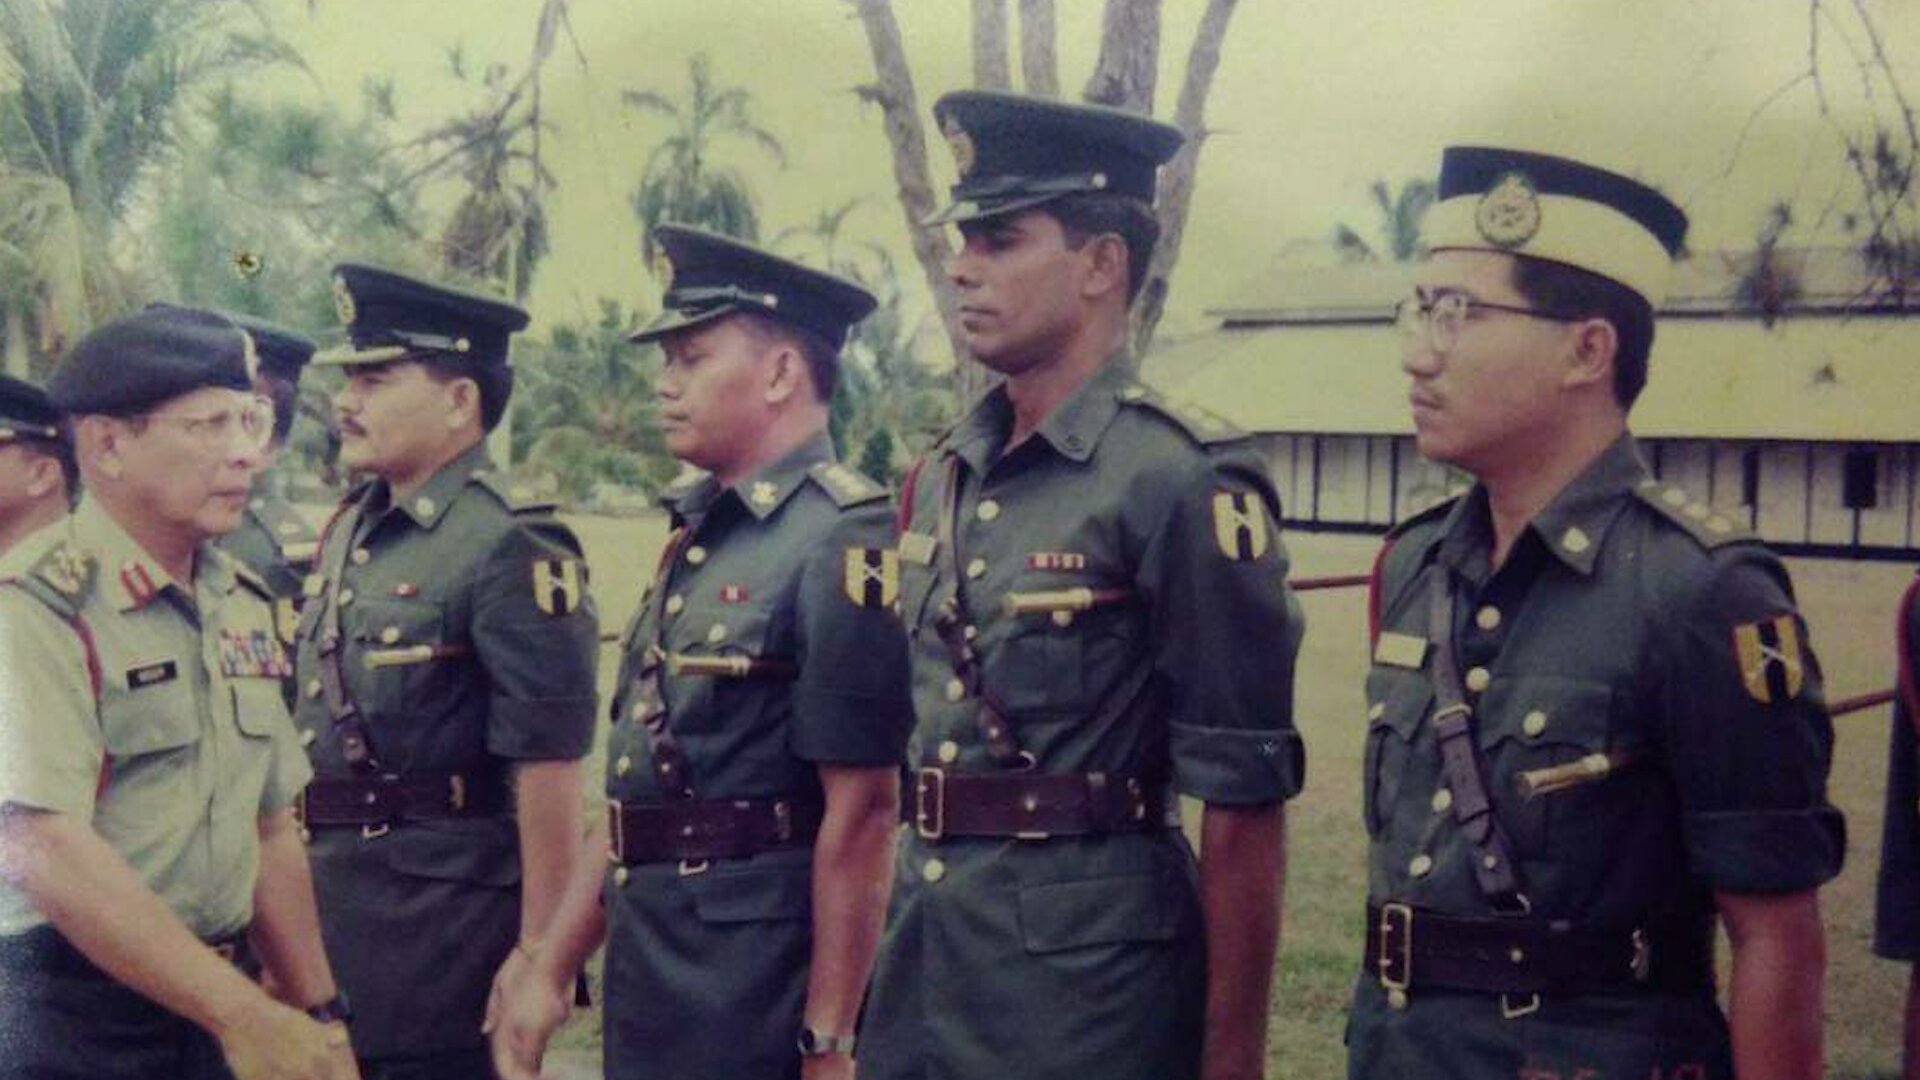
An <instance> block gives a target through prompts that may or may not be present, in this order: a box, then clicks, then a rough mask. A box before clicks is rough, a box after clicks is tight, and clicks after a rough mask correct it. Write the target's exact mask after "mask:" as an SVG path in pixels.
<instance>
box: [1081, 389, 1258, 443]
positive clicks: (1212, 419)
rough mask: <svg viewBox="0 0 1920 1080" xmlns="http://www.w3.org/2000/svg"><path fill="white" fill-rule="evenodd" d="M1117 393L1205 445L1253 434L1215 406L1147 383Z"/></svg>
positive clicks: (1122, 399)
mask: <svg viewBox="0 0 1920 1080" xmlns="http://www.w3.org/2000/svg"><path fill="white" fill-rule="evenodd" d="M1114 396H1116V397H1118V398H1119V399H1120V403H1121V404H1123V405H1133V406H1137V407H1139V408H1142V409H1145V410H1147V411H1148V412H1151V413H1153V414H1155V415H1157V416H1159V417H1161V418H1162V419H1165V420H1167V421H1169V422H1170V423H1172V424H1173V426H1174V427H1176V428H1179V429H1180V430H1181V431H1183V432H1185V433H1186V435H1187V437H1188V438H1190V439H1192V440H1193V441H1194V442H1197V443H1199V444H1200V445H1202V446H1213V445H1215V444H1218V443H1227V442H1234V441H1236V440H1239V439H1245V438H1248V437H1249V436H1250V435H1251V434H1252V433H1251V432H1249V431H1247V430H1246V429H1244V428H1242V427H1240V426H1239V425H1238V424H1235V423H1234V422H1233V421H1231V420H1229V419H1227V418H1226V417H1224V416H1221V415H1220V414H1219V413H1216V412H1214V411H1213V410H1211V409H1208V408H1205V407H1204V406H1201V405H1197V404H1195V403H1193V402H1191V401H1178V400H1174V399H1170V398H1168V397H1166V396H1165V395H1163V394H1161V393H1160V392H1159V391H1158V390H1155V389H1154V388H1153V387H1151V386H1148V385H1147V384H1145V383H1138V382H1134V383H1128V384H1127V385H1125V386H1122V387H1121V388H1120V389H1119V390H1118V391H1116V392H1115V395H1114Z"/></svg>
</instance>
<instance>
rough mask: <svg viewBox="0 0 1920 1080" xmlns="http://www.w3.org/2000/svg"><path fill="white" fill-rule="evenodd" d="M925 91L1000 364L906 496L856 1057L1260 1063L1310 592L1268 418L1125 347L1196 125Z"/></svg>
mask: <svg viewBox="0 0 1920 1080" xmlns="http://www.w3.org/2000/svg"><path fill="white" fill-rule="evenodd" d="M935 114H936V116H937V118H938V119H939V121H940V124H941V126H942V128H943V130H944V131H945V133H946V137H947V140H948V142H949V143H950V144H951V146H952V147H953V150H954V156H955V159H956V163H957V165H958V171H959V177H960V179H959V183H958V184H956V185H955V187H954V189H953V196H954V199H955V200H956V201H955V202H954V204H953V205H952V206H951V207H950V208H949V209H947V210H946V211H945V212H943V213H942V214H940V215H938V216H937V217H936V218H935V219H934V222H935V223H947V222H952V223H957V224H958V226H959V231H960V234H961V237H962V239H963V246H962V248H961V250H960V252H959V254H958V255H957V256H956V257H955V259H954V262H953V265H952V267H951V270H950V271H949V273H950V275H951V277H952V280H953V283H954V285H955V286H956V287H957V288H958V290H959V293H960V312H961V314H960V319H961V325H962V327H963V329H964V330H965V333H966V339H967V345H968V348H969V349H970V350H971V352H972V354H973V356H974V358H975V359H976V360H978V361H979V362H980V363H982V364H984V365H986V366H987V367H988V368H990V369H991V370H993V371H994V372H996V373H998V374H1000V375H1003V376H1005V382H1004V383H1002V384H1001V385H1000V386H999V387H997V388H996V389H994V390H992V391H990V392H989V393H988V394H987V395H986V396H985V397H984V398H983V399H982V400H981V401H980V402H979V403H978V404H977V405H976V406H975V407H974V408H973V410H972V411H971V412H970V413H969V414H968V415H966V417H965V418H964V419H962V420H961V421H960V423H959V425H958V426H957V427H955V428H954V429H953V430H952V431H951V432H949V433H948V434H947V435H946V436H945V438H944V439H943V440H942V441H941V442H940V443H939V444H938V445H937V446H936V447H935V448H934V450H933V452H932V454H931V456H930V457H929V458H928V459H927V460H926V461H925V462H924V467H923V468H920V469H918V470H917V472H916V473H915V474H914V477H913V480H912V481H911V483H910V485H909V491H908V492H907V493H906V495H905V497H904V498H903V500H902V501H903V503H904V504H905V505H904V517H905V523H904V524H905V530H904V532H903V534H902V536H901V538H900V542H899V547H898V559H899V565H900V571H901V577H902V582H901V588H900V604H901V612H902V615H903V617H904V619H905V622H906V625H907V628H908V632H909V635H910V641H909V648H910V653H911V665H912V676H913V695H914V708H915V714H916V726H915V728H914V731H913V735H912V737H911V739H910V741H909V743H908V746H907V761H908V764H909V766H910V767H911V771H910V774H909V779H910V784H909V789H908V790H907V791H906V792H904V793H903V796H902V802H903V804H904V807H905V810H906V816H907V819H908V822H909V825H910V829H909V830H908V831H907V832H906V833H905V834H904V836H905V840H904V843H903V844H902V846H901V851H900V854H899V857H898V858H897V860H896V864H895V866H896V873H895V882H894V894H893V899H892V903H891V906H890V908H889V911H888V915H887V927H886V934H885V937H884V939H883V941H882V945H881V951H880V958H879V960H878V962H877V964H876V965H875V969H874V980H873V989H872V995H871V999H870V1001H869V1003H868V1008H867V1013H866V1021H865V1028H864V1030H863V1032H862V1035H861V1043H862V1053H861V1056H860V1075H861V1076H862V1077H863V1078H878V1080H905V1078H915V1080H918V1078H923V1077H985V1076H1018V1077H1022V1078H1025V1080H1085V1078H1087V1077H1092V1076H1098V1077H1102V1078H1106V1080H1125V1078H1133V1077H1138V1078H1141V1080H1149V1078H1151V1080H1190V1078H1192V1077H1196V1076H1206V1077H1209V1078H1215V1080H1220V1078H1228V1077H1258V1076H1260V1075H1261V1074H1262V1071H1263V1068H1264V1065H1265V1036H1266V1023H1267V1001H1268V991H1269V987H1270V984H1271V979H1272V973H1273V960H1274V950H1275V946H1276V941H1277V938H1278V933H1279V913H1280V893H1281V872H1282V866H1283V858H1282V841H1283V815H1282V806H1283V800H1285V799H1287V798H1289V797H1291V796H1293V795H1295V794H1297V793H1298V792H1299V790H1300V785H1301V781H1302V772H1303V769H1304V753H1303V750H1302V744H1301V742H1300V739H1299V736H1298V735H1297V734H1296V733H1295V731H1294V728H1293V664H1294V659H1295V655H1296V653H1297V651H1298V648H1299V644H1300V638H1301V633H1302V629H1303V620H1302V618H1301V615H1300V611H1299V606H1298V604H1297V603H1296V602H1295V601H1294V599H1293V597H1292V595H1291V594H1290V593H1289V592H1288V591H1287V589H1286V586H1285V580H1286V569H1287V557H1286V552H1285V549H1284V548H1283V547H1282V546H1281V543H1280V539H1279V535H1278V533H1277V523H1278V521H1279V515H1280V508H1279V500H1278V498H1277V497H1276V496H1275V494H1274V492H1273V488H1272V485H1271V483H1270V482H1269V480H1268V477H1267V473H1266V464H1265V462H1264V461H1263V460H1262V459H1261V456H1260V454H1259V452H1258V450H1257V448H1256V447H1255V446H1254V445H1253V444H1252V442H1251V441H1250V440H1249V439H1248V438H1247V436H1246V434H1245V433H1244V432H1241V431H1238V430H1236V429H1234V428H1233V427H1232V426H1231V425H1229V424H1227V423H1226V422H1225V421H1223V420H1221V419H1220V418H1218V417H1216V416H1213V415H1211V414H1209V413H1207V412H1205V411H1203V410H1199V409H1195V408H1192V407H1188V406H1181V405H1177V404H1174V403H1172V402H1169V401H1168V400H1167V399H1165V398H1163V397H1161V396H1160V395H1159V394H1158V393H1156V392H1155V391H1154V390H1152V389H1150V388H1149V387H1147V386H1144V385H1142V384H1141V383H1140V382H1139V381H1137V379H1136V377H1135V368H1136V365H1135V363H1134V361H1133V359H1132V358H1131V357H1130V356H1128V355H1127V353H1126V352H1125V348H1124V341H1125V339H1126V334H1127V329H1128V311H1129V308H1130V306H1131V304H1132V301H1133V298H1134V297H1135V296H1136V295H1137V294H1138V291H1139V289H1140V286H1141V284H1142V282H1143V281H1144V279H1145V276H1146V270H1147V264H1148V261H1149V259H1150V257H1151V255H1152V252H1153V246H1154V242H1155V240H1156V238H1157V236H1158V227H1157V223H1156V221H1155V219H1154V216H1153V212H1152V209H1151V201H1152V198H1153V192H1154V183H1155V177H1156V173H1157V170H1158V166H1159V165H1160V164H1161V163H1162V162H1164V161H1166V160H1167V159H1168V158H1169V157H1171V156H1172V155H1173V153H1174V151H1175V149H1176V148H1177V147H1178V146H1179V144H1180V134H1179V132H1178V131H1176V130H1175V129H1173V128H1170V127H1167V126H1165V125H1162V124H1158V123H1155V122H1153V121H1152V120H1149V119H1147V118H1145V117H1140V116H1135V115H1131V114H1128V113H1123V112H1118V111H1114V110H1108V109H1101V108H1090V107H1082V106H1073V105H1065V104H1061V103H1058V102H1053V101H1044V100H1039V99H1033V98H1025V97H1018V96H1014V95H1009V94H996V93H980V92H964V93H955V94H950V95H948V96H946V97H945V98H942V99H941V101H940V102H939V103H938V105H937V106H936V107H935ZM1181 794H1184V795H1190V796H1193V797H1195V798H1197V799H1199V800H1201V801H1202V802H1204V803H1205V804H1206V808H1205V812H1204V817H1203V820H1202V823H1201V827H1200V837H1201V840H1200V854H1199V865H1198V873H1197V875H1196V872H1195V871H1196V868H1195V863H1194V855H1193V852H1192V851H1191V850H1190V848H1189V847H1188V845H1187V842H1186V840H1185V838H1184V836H1183V835H1182V833H1181V831H1180V829H1179V828H1178V823H1179V818H1178V814H1179V804H1178V795H1181Z"/></svg>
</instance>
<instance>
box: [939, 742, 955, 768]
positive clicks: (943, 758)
mask: <svg viewBox="0 0 1920 1080" xmlns="http://www.w3.org/2000/svg"><path fill="white" fill-rule="evenodd" d="M958 760H960V744H959V743H957V742H954V741H953V740H952V739H948V740H947V741H945V742H943V743H941V744H940V763H941V764H942V765H951V764H953V763H954V762H956V761H958Z"/></svg>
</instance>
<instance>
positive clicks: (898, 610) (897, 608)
mask: <svg viewBox="0 0 1920 1080" xmlns="http://www.w3.org/2000/svg"><path fill="white" fill-rule="evenodd" d="M906 613H907V606H906V605H905V604H902V603H901V602H900V601H898V600H895V601H894V602H893V614H894V616H895V617H896V618H897V617H899V616H901V615H905V614H906Z"/></svg>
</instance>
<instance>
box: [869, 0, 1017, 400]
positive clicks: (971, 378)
mask: <svg viewBox="0 0 1920 1080" xmlns="http://www.w3.org/2000/svg"><path fill="white" fill-rule="evenodd" d="M851 2H852V3H853V5H854V8H855V10H856V11H857V12H858V13H859V16H860V23H861V25H862V26H863V27H865V29H866V33H867V44H868V46H869V47H870V48H871V50H872V52H873V70H874V76H875V82H873V83H872V84H869V85H867V86H861V87H857V88H855V91H854V92H855V93H856V94H858V95H859V96H860V98H861V100H863V101H867V102H871V103H873V104H875V105H878V106H879V107H880V114H881V119H882V121H883V123H884V124H885V127H886V132H887V144H888V145H889V146H890V147H892V149H893V179H894V183H895V184H896V185H897V187H898V193H899V197H900V209H901V212H902V213H903V214H904V215H905V216H906V224H907V236H908V238H909V239H910V240H911V241H912V242H913V257H914V260H915V261H916V262H918V263H919V264H920V271H921V273H922V274H923V275H924V276H925V278H926V282H927V291H928V292H929V293H930V294H931V295H932V296H933V301H934V304H935V306H936V307H937V308H938V309H939V311H940V325H941V327H942V328H944V329H945V330H946V332H947V343H948V345H949V347H950V348H952V350H953V358H954V365H953V370H954V389H955V391H956V392H957V393H958V395H959V400H960V401H961V403H962V404H963V405H964V404H965V403H967V402H970V401H972V400H973V398H974V396H975V394H976V393H977V392H978V390H979V389H980V388H981V387H983V386H984V384H985V375H984V373H983V372H982V370H981V368H980V366H979V365H978V364H975V363H973V362H972V361H971V360H970V359H968V357H967V350H966V338H965V337H964V336H963V335H962V334H961V331H960V304H959V299H958V297H956V296H955V295H954V292H953V287H952V286H951V285H950V284H949V283H948V281H947V263H948V262H949V260H950V259H951V258H952V257H953V250H952V248H951V247H950V246H949V245H948V243H947V234H946V233H945V232H944V231H942V230H940V229H929V228H926V227H924V226H922V225H921V224H920V223H921V222H922V221H924V220H926V219H927V218H928V217H930V216H932V214H933V212H934V209H935V203H934V194H933V181H932V179H931V178H930V177H929V176H928V174H927V140H926V129H925V128H924V127H923V126H922V125H921V123H920V104H919V101H918V99H917V98H916V96H915V94H914V89H913V73H912V72H911V71H909V70H908V68H907V54H906V47H905V46H904V45H902V44H901V41H900V24H899V22H898V21H897V20H895V19H894V17H893V5H892V3H891V2H890V0H851Z"/></svg>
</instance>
